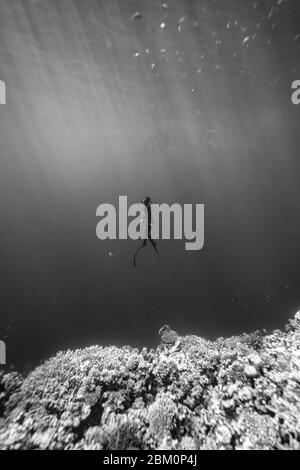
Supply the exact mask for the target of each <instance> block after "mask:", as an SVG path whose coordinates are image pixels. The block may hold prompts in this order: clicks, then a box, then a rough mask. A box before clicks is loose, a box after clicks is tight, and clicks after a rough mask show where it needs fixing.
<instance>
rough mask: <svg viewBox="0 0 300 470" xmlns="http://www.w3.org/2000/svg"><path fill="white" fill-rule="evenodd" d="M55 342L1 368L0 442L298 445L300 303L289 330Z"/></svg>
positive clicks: (44, 445) (34, 445) (14, 445)
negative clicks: (135, 344) (36, 356)
mask: <svg viewBox="0 0 300 470" xmlns="http://www.w3.org/2000/svg"><path fill="white" fill-rule="evenodd" d="M161 334H162V335H163V338H162V344H161V345H160V346H158V348H157V349H156V350H147V349H146V348H144V349H143V350H142V351H139V350H137V349H132V348H130V347H123V348H117V347H105V348H102V347H99V346H95V347H90V348H86V349H83V350H77V351H67V352H60V353H59V354H57V355H56V356H55V357H54V358H52V359H50V360H49V361H47V362H45V363H44V364H43V365H41V366H40V367H38V368H37V369H35V370H34V371H33V372H31V373H30V374H29V375H28V376H27V377H21V376H19V375H18V374H17V373H9V374H4V373H0V449H1V450H9V449H41V450H45V449H49V450H52V449H74V450H76V449H95V450H97V449H99V450H101V449H103V450H115V449H122V450H125V449H165V450H168V449H173V450H202V449H203V450H206V449H213V450H214V449H267V450H272V449H295V450H299V449H300V388H299V385H300V313H299V312H298V313H297V314H296V316H295V319H294V320H291V321H290V322H289V325H288V326H287V327H286V331H285V332H280V331H275V332H273V333H272V334H270V335H262V334H260V333H259V332H255V333H253V334H252V335H245V334H244V335H241V336H236V337H233V338H228V339H223V338H219V339H218V340H217V341H214V342H213V341H206V340H204V339H203V338H198V337H196V336H186V337H180V336H178V337H177V335H176V334H175V333H174V332H171V330H170V329H169V328H164V329H163V330H162V331H161Z"/></svg>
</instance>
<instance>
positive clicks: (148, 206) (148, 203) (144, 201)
mask: <svg viewBox="0 0 300 470" xmlns="http://www.w3.org/2000/svg"><path fill="white" fill-rule="evenodd" d="M142 204H144V206H145V207H146V210H147V216H148V238H145V240H143V243H142V245H141V246H140V247H139V248H138V249H137V251H136V253H135V255H134V257H133V264H134V266H136V257H137V255H138V254H139V252H140V251H141V250H142V249H143V248H144V247H145V246H146V245H147V241H148V240H149V242H150V243H151V245H152V246H153V248H154V250H155V253H156V254H157V256H158V258H159V254H158V250H157V246H156V242H155V241H154V240H153V238H152V233H151V225H152V212H151V198H150V197H149V196H146V197H144V199H142Z"/></svg>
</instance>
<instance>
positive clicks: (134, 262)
mask: <svg viewBox="0 0 300 470" xmlns="http://www.w3.org/2000/svg"><path fill="white" fill-rule="evenodd" d="M146 245H147V240H144V241H143V243H142V244H141V246H140V247H139V248H138V249H137V251H136V253H135V255H134V257H133V264H134V266H136V257H137V255H138V254H139V252H140V251H141V249H142V248H144V247H145V246H146Z"/></svg>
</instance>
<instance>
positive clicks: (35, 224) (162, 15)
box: [0, 0, 300, 368]
mask: <svg viewBox="0 0 300 470" xmlns="http://www.w3.org/2000/svg"><path fill="white" fill-rule="evenodd" d="M0 79H1V80H3V81H5V83H6V86H7V104H6V105H0V214H1V225H0V339H1V340H4V341H5V343H6V345H7V364H8V366H11V365H13V366H15V367H17V368H24V367H28V366H29V365H35V364H37V363H39V362H40V361H41V360H43V359H44V358H47V357H49V356H50V355H52V354H54V353H56V352H57V351H58V350H61V349H66V348H77V347H78V348H79V347H82V346H86V345H91V344H103V345H107V344H117V345H121V344H130V345H133V346H137V347H142V346H149V347H152V346H153V347H154V346H156V344H157V343H158V341H159V338H158V334H157V332H158V330H159V328H160V327H161V326H162V325H164V324H169V325H171V327H172V328H173V329H175V330H177V331H178V333H180V334H187V333H192V334H197V335H199V336H205V337H207V338H215V337H217V336H226V335H232V334H235V333H240V332H242V331H253V330H256V329H263V328H265V329H267V330H272V329H274V328H279V327H282V326H283V324H284V323H285V322H286V320H287V319H288V318H290V317H291V315H292V314H293V313H294V312H295V311H297V310H298V309H299V307H300V270H299V259H300V245H299V239H300V217H299V213H300V185H299V178H300V162H299V148H300V132H299V123H300V114H299V113H300V106H297V105H294V104H293V103H292V101H291V95H292V89H291V86H292V83H293V81H294V80H300V3H299V1H298V0H259V1H255V0H226V2H225V1H224V0H169V1H168V0H166V1H165V2H163V1H158V0H151V1H146V0H140V1H134V0H110V1H105V0H102V1H99V0H97V1H96V0H63V1H62V0H51V1H50V0H14V2H11V1H9V0H1V3H0ZM120 195H127V196H128V201H129V202H130V204H133V203H135V202H140V200H141V199H142V198H143V197H144V196H145V195H150V196H151V197H152V199H153V201H154V202H156V203H163V202H165V203H168V204H172V203H174V202H177V203H180V204H187V203H189V204H204V205H205V245H204V248H203V249H202V250H200V251H186V250H185V247H184V241H178V240H176V241H174V240H170V241H159V242H158V249H159V254H160V261H159V262H158V260H157V258H156V256H155V253H154V251H153V250H152V249H151V247H147V249H145V250H143V251H142V252H141V253H140V255H139V259H138V265H137V267H136V268H135V267H134V266H133V262H132V258H133V254H134V252H135V251H136V249H137V246H138V242H136V241H132V240H109V241H100V240H99V239H97V237H96V225H97V218H96V209H97V207H98V205H99V204H102V203H112V204H115V205H117V203H118V198H119V196H120Z"/></svg>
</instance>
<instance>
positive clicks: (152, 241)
mask: <svg viewBox="0 0 300 470" xmlns="http://www.w3.org/2000/svg"><path fill="white" fill-rule="evenodd" d="M149 242H150V243H151V245H152V246H153V248H154V250H155V253H156V254H157V256H158V259H159V253H158V249H157V243H156V241H154V240H153V238H151V237H150V238H149Z"/></svg>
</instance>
